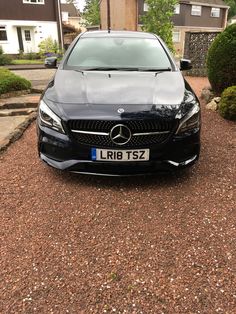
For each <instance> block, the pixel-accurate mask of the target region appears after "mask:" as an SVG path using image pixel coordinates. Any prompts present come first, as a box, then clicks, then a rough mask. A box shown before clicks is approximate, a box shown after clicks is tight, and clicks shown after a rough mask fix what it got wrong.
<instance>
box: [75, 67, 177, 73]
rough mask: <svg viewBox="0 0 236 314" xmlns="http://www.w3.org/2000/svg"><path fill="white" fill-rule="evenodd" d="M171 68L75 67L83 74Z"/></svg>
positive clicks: (155, 70)
mask: <svg viewBox="0 0 236 314" xmlns="http://www.w3.org/2000/svg"><path fill="white" fill-rule="evenodd" d="M171 70H172V69H171V68H122V67H121V68H118V67H94V68H87V69H75V70H74V71H76V72H81V73H82V74H83V73H84V72H85V71H137V72H156V73H161V72H166V71H171Z"/></svg>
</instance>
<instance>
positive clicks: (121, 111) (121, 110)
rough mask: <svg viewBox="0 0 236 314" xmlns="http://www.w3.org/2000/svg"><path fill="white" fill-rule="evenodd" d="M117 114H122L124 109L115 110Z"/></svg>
mask: <svg viewBox="0 0 236 314" xmlns="http://www.w3.org/2000/svg"><path fill="white" fill-rule="evenodd" d="M117 112H118V113H124V112H125V109H123V108H119V109H118V110H117Z"/></svg>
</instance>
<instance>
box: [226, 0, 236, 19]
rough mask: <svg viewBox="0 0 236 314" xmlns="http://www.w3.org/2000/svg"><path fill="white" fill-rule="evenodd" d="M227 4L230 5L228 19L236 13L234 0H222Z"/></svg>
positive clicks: (235, 1) (235, 0)
mask: <svg viewBox="0 0 236 314" xmlns="http://www.w3.org/2000/svg"><path fill="white" fill-rule="evenodd" d="M224 2H225V3H226V4H227V5H228V6H230V9H229V14H228V19H231V17H233V16H235V15H236V0H225V1H224Z"/></svg>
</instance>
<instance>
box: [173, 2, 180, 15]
mask: <svg viewBox="0 0 236 314" xmlns="http://www.w3.org/2000/svg"><path fill="white" fill-rule="evenodd" d="M174 13H175V14H179V13H180V4H176V5H175V10H174Z"/></svg>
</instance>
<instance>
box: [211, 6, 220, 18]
mask: <svg viewBox="0 0 236 314" xmlns="http://www.w3.org/2000/svg"><path fill="white" fill-rule="evenodd" d="M211 17H220V8H211Z"/></svg>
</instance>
